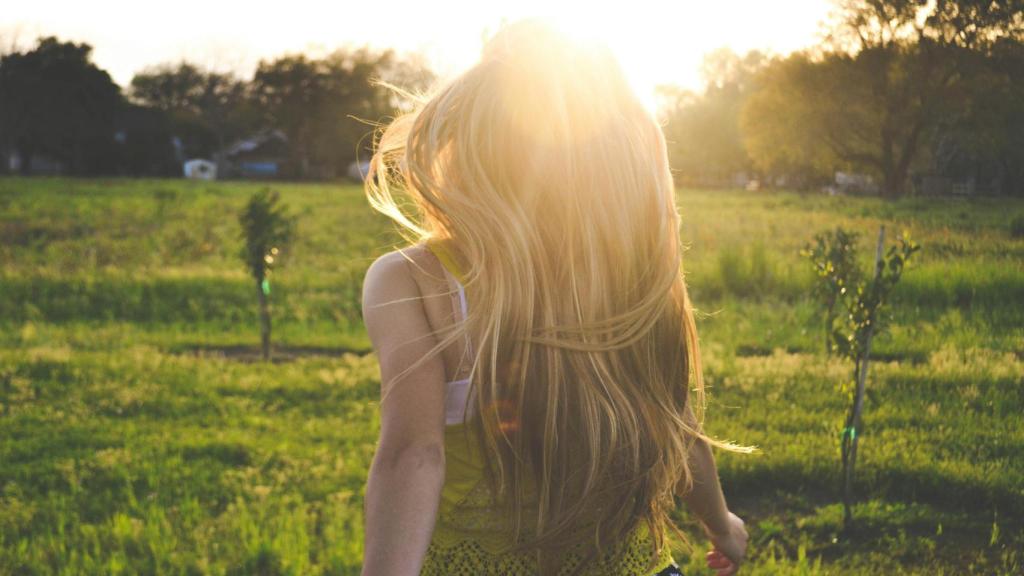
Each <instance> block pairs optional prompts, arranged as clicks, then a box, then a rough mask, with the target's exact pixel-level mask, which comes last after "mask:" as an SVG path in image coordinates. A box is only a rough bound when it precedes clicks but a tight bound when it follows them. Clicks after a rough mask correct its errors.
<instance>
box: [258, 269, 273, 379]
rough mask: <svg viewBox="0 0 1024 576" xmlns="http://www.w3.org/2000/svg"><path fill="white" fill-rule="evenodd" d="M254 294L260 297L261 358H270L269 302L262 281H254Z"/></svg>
mask: <svg viewBox="0 0 1024 576" xmlns="http://www.w3.org/2000/svg"><path fill="white" fill-rule="evenodd" d="M256 294H257V295H259V299H260V344H261V346H262V351H263V359H264V360H270V309H269V307H270V304H269V303H268V302H267V295H266V293H264V292H263V283H262V282H260V281H257V282H256Z"/></svg>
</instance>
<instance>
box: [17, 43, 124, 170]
mask: <svg viewBox="0 0 1024 576" xmlns="http://www.w3.org/2000/svg"><path fill="white" fill-rule="evenodd" d="M91 53H92V47H91V46H90V45H88V44H85V43H82V44H76V43H74V42H61V41H60V40H58V39H57V38H55V37H46V38H40V39H39V41H38V43H37V45H36V47H35V48H34V49H32V50H30V51H28V52H24V53H22V52H12V53H9V54H7V55H5V56H3V57H2V58H0V138H2V141H0V149H4V150H8V151H16V152H17V153H18V155H19V156H20V158H21V166H22V169H23V170H24V171H26V172H27V171H28V170H29V168H30V166H31V163H32V158H33V157H34V156H37V155H43V154H45V155H47V156H49V157H52V158H54V159H56V160H58V161H60V162H61V163H63V164H64V165H65V166H67V168H68V169H69V171H70V172H72V173H75V174H87V173H97V172H103V171H108V170H110V169H111V168H112V163H113V159H114V153H113V146H114V140H113V136H114V135H113V132H114V118H115V114H116V113H117V111H118V110H119V109H120V107H121V106H122V104H123V99H122V97H121V90H120V88H119V87H118V86H117V84H115V83H114V82H113V80H111V78H110V75H109V74H108V73H107V72H106V71H104V70H101V69H100V68H98V67H97V66H96V65H95V64H93V63H92V61H91Z"/></svg>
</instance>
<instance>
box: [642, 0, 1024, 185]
mask: <svg viewBox="0 0 1024 576" xmlns="http://www.w3.org/2000/svg"><path fill="white" fill-rule="evenodd" d="M837 6H838V8H839V10H838V13H837V18H836V19H835V20H834V21H833V22H832V23H831V25H830V27H829V31H828V36H827V38H826V40H825V41H824V42H823V43H822V44H821V45H819V46H816V47H814V48H811V49H808V50H804V51H800V52H796V53H793V54H790V55H787V56H782V57H769V56H767V55H765V54H762V53H759V52H750V53H748V54H746V55H742V56H741V55H737V54H734V53H732V52H730V51H728V50H721V51H718V52H715V53H712V54H711V55H709V56H708V57H706V58H705V63H704V70H703V72H704V78H705V81H706V88H705V90H704V91H703V93H700V94H697V93H694V92H689V91H682V90H679V89H678V88H673V87H664V88H662V89H661V90H660V93H661V97H662V100H663V108H662V115H663V116H662V120H663V124H664V129H665V132H666V137H667V138H668V139H669V140H670V141H671V142H670V155H671V162H672V166H673V167H674V168H675V169H676V173H677V178H678V179H679V180H680V181H681V183H685V184H691V185H708V184H710V185H723V186H725V185H732V184H734V175H736V174H738V173H744V174H747V175H754V176H756V177H759V178H760V179H761V180H762V181H765V182H769V183H771V182H775V183H778V184H779V185H784V186H786V187H790V188H811V187H820V186H822V185H826V184H829V183H831V182H833V178H834V175H835V173H836V171H845V172H850V173H857V174H863V175H865V176H869V177H871V178H872V180H873V181H874V182H875V183H877V188H878V191H879V192H880V193H882V194H884V195H889V196H900V195H903V194H907V193H909V192H921V191H926V190H927V189H928V188H929V187H930V185H931V184H941V183H943V182H947V183H948V182H956V183H970V184H971V185H972V186H975V187H976V189H977V190H980V191H987V192H990V193H1001V194H1014V195H1024V44H1022V38H1024V2H1022V1H1020V0H1009V1H1003V2H993V1H986V0H931V1H927V2H926V1H921V0H845V1H840V2H838V3H837ZM931 187H932V188H938V189H940V190H941V187H939V186H931Z"/></svg>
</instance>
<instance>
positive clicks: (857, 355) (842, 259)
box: [804, 227, 920, 530]
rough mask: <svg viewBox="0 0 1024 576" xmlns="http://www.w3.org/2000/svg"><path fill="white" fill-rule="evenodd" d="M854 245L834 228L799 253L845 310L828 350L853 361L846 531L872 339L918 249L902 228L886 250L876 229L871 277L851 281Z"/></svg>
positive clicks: (844, 442) (845, 436)
mask: <svg viewBox="0 0 1024 576" xmlns="http://www.w3.org/2000/svg"><path fill="white" fill-rule="evenodd" d="M853 246H854V244H853V243H852V242H851V237H850V235H849V234H848V233H845V232H843V231H842V230H841V229H839V230H837V231H836V232H834V233H831V234H822V235H818V236H817V237H816V244H815V247H814V248H809V249H805V250H804V255H805V256H807V257H809V258H810V259H811V261H812V264H813V266H814V269H815V271H816V273H817V275H818V278H819V281H820V283H821V284H823V285H824V286H823V287H822V289H821V290H820V291H819V294H821V295H824V296H825V298H826V304H827V305H832V304H834V300H832V301H831V303H830V302H829V301H828V300H827V299H828V298H834V299H836V300H838V301H839V302H841V303H842V304H843V308H844V312H845V314H844V315H843V316H842V318H841V322H839V323H833V324H832V326H831V328H832V331H831V348H832V350H833V351H835V352H838V353H839V355H840V356H841V357H842V358H845V359H848V360H850V361H851V362H852V363H853V378H852V381H851V382H850V383H848V384H847V385H846V386H844V389H845V390H847V391H848V393H849V396H850V408H849V411H848V412H847V416H846V420H845V422H844V425H843V431H842V435H841V459H842V466H843V508H844V516H843V524H844V528H845V529H846V530H849V529H850V528H851V527H852V522H853V513H852V500H853V472H854V467H855V465H856V462H857V445H858V441H859V438H860V435H861V432H862V426H861V413H862V410H863V407H864V389H865V385H866V382H867V374H868V363H869V359H870V356H871V341H872V339H873V338H874V336H875V335H877V334H878V333H879V332H880V331H881V329H882V326H883V324H882V320H883V318H882V316H881V310H882V307H883V305H884V304H885V303H886V301H887V300H888V298H889V295H890V294H891V293H892V290H893V288H895V286H896V284H897V283H898V282H899V280H900V278H901V277H902V275H903V270H904V267H905V266H906V263H907V261H908V260H909V259H910V257H911V256H912V255H913V254H914V253H915V252H917V251H918V250H920V246H919V245H918V244H916V243H915V242H914V241H912V240H911V239H910V237H909V234H907V233H906V232H904V233H903V235H902V236H901V237H900V238H899V239H898V242H897V244H896V245H894V246H891V247H890V248H889V250H888V252H886V251H885V228H884V227H882V228H881V230H879V233H878V248H877V252H876V255H875V271H874V276H873V277H872V279H871V280H863V279H862V280H858V281H855V282H851V281H850V279H851V278H860V277H862V275H861V274H860V273H859V272H856V270H855V266H854V264H853V263H854V262H855V261H856V258H855V254H854V253H853ZM836 286H843V289H839V290H837V289H836V288H835V287H836Z"/></svg>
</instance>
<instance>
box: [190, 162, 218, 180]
mask: <svg viewBox="0 0 1024 576" xmlns="http://www.w3.org/2000/svg"><path fill="white" fill-rule="evenodd" d="M184 168H185V170H184V172H185V178H191V179H193V180H216V179H217V165H216V164H214V163H213V162H211V161H209V160H204V159H202V158H193V159H192V160H188V161H186V162H185V165H184Z"/></svg>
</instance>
